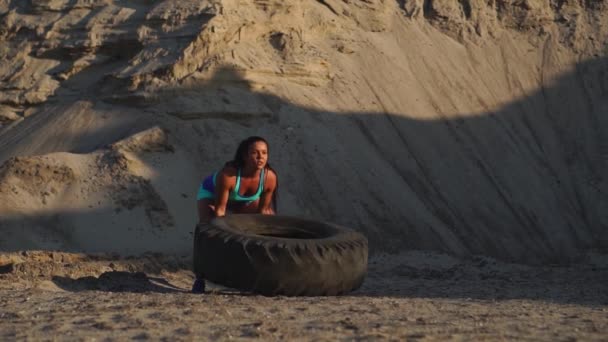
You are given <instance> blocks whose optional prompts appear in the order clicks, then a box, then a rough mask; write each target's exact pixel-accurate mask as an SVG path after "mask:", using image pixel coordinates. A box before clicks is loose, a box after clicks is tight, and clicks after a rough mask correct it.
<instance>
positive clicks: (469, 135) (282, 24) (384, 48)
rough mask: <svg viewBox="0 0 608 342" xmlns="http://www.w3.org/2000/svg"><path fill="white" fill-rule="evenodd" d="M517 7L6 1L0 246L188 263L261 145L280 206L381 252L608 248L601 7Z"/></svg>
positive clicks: (509, 254)
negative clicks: (267, 148) (212, 195)
mask: <svg viewBox="0 0 608 342" xmlns="http://www.w3.org/2000/svg"><path fill="white" fill-rule="evenodd" d="M516 3H517V2H514V1H499V2H496V3H493V5H487V4H486V3H485V2H481V1H461V2H453V1H396V2H391V1H353V2H340V1H335V0H331V1H330V0H327V1H286V2H273V1H251V2H243V1H162V2H154V3H148V2H142V1H135V2H128V3H127V2H121V1H110V0H108V1H92V2H91V1H70V2H67V1H59V0H56V1H32V2H19V1H7V0H4V1H1V2H0V15H1V16H2V18H3V20H2V22H3V24H2V25H3V28H2V31H1V32H2V40H1V44H2V46H3V49H2V51H1V52H0V53H1V54H2V60H3V62H2V63H1V64H0V75H1V76H2V77H1V81H0V88H2V89H3V90H2V96H1V98H0V103H1V104H2V107H1V109H2V110H1V112H2V113H1V115H0V124H2V125H3V126H2V131H1V132H0V162H2V163H3V166H2V172H1V176H0V177H1V178H0V179H1V183H2V187H1V189H2V190H1V192H0V199H1V200H0V212H1V213H2V218H1V222H0V224H1V225H2V227H3V229H4V230H6V231H8V232H10V233H9V234H7V235H6V236H5V237H4V238H3V239H2V241H1V242H0V246H1V248H2V249H3V250H21V249H46V248H60V249H62V250H71V251H77V250H80V251H91V252H93V251H116V252H121V251H122V252H125V253H127V252H128V253H131V252H136V253H137V252H145V251H160V252H176V251H183V250H187V249H189V246H190V235H189V233H190V232H191V230H192V228H193V222H194V221H195V211H194V209H193V208H194V203H193V202H194V201H193V194H194V192H195V189H196V186H197V183H198V181H199V180H200V179H201V178H202V177H203V176H205V175H206V174H207V173H209V172H211V171H213V170H215V169H217V168H218V167H220V166H221V165H222V163H223V162H224V161H225V160H227V159H229V158H230V157H231V154H232V153H233V149H234V148H235V146H236V144H237V142H238V141H239V140H240V139H242V138H244V137H246V136H248V135H254V134H257V135H263V136H265V137H267V138H268V139H269V141H270V143H271V148H272V152H271V153H272V156H271V160H272V162H273V163H274V164H275V165H276V167H277V168H278V170H280V176H281V182H282V186H281V193H280V196H281V204H280V205H281V208H280V210H281V211H282V212H283V213H285V214H293V215H302V216H310V217H314V218H318V219H323V220H329V221H334V222H338V223H340V224H344V225H348V226H352V227H354V228H356V229H358V230H360V231H363V232H365V233H366V234H367V235H368V236H369V238H370V240H371V243H372V252H373V251H374V250H376V249H379V248H381V249H382V250H384V249H389V250H393V251H403V250H409V249H412V248H416V249H434V250H440V251H446V252H449V253H453V254H455V255H469V254H484V255H489V256H494V257H498V258H502V259H505V260H516V261H520V262H527V263H538V262H563V261H568V260H572V259H575V258H577V257H578V256H580V255H581V253H584V252H585V251H588V250H589V249H597V248H605V247H606V244H607V243H608V235H606V226H607V225H608V216H606V212H608V210H606V209H608V207H607V201H606V199H607V197H606V193H607V191H608V184H607V183H606V180H605V177H604V175H605V174H606V162H607V158H608V147H607V146H608V141H607V137H606V134H607V132H606V129H605V127H608V124H607V122H606V115H603V114H605V113H606V110H607V109H608V103H607V100H606V99H607V98H608V97H607V96H606V94H607V89H608V88H607V86H606V84H607V80H606V75H607V73H608V68H607V63H606V57H605V52H606V36H607V32H608V27H607V26H608V25H607V24H606V23H607V22H608V20H606V15H608V12H607V8H606V6H607V5H606V3H605V2H604V1H598V2H585V3H583V4H580V3H579V2H577V1H567V2H560V4H559V5H557V4H554V2H550V1H538V2H534V5H532V3H533V2H526V4H528V5H527V6H518V5H517V4H516ZM152 127H157V129H160V130H162V131H163V132H165V133H164V134H166V139H167V143H166V144H167V146H171V148H170V149H160V150H158V149H156V148H147V147H146V145H147V144H152V145H154V144H155V142H150V141H146V140H145V139H144V140H142V141H139V142H138V144H141V145H142V147H140V148H136V149H135V150H130V151H123V150H124V149H121V148H119V147H117V146H118V145H120V144H121V143H118V145H117V142H119V141H123V142H125V141H128V140H129V139H133V138H132V136H133V135H134V134H138V133H140V132H144V131H146V130H147V129H150V128H152ZM143 134H145V133H143ZM127 150H128V149H127ZM15 158H17V159H15ZM24 169H25V171H23V170H24ZM20 170H21V171H23V172H21V171H20ZM64 174H65V175H67V176H61V175H64ZM62 177H63V178H62ZM125 189H126V190H125ZM123 190H125V191H123ZM121 193H124V194H122V195H121ZM23 222H28V223H27V228H25V229H24V226H23ZM34 227H38V228H34ZM90 234H93V235H90ZM116 236H123V238H122V239H120V240H121V241H129V243H124V244H122V243H119V244H117V243H116ZM141 241H145V242H144V243H140V242H141Z"/></svg>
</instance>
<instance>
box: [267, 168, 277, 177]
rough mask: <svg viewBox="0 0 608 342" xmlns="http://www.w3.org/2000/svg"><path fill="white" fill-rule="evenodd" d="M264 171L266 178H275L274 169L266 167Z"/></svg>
mask: <svg viewBox="0 0 608 342" xmlns="http://www.w3.org/2000/svg"><path fill="white" fill-rule="evenodd" d="M264 170H265V171H266V173H267V174H268V177H273V178H277V173H276V171H275V170H274V169H271V168H269V167H267V168H265V169H264Z"/></svg>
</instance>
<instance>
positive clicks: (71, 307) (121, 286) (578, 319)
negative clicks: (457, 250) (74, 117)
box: [0, 252, 608, 341]
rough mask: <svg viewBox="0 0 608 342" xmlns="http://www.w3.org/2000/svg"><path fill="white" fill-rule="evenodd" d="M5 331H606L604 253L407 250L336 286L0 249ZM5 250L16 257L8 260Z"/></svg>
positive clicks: (510, 336)
mask: <svg viewBox="0 0 608 342" xmlns="http://www.w3.org/2000/svg"><path fill="white" fill-rule="evenodd" d="M2 260H4V266H3V267H2V274H1V275H0V305H1V307H2V312H0V318H1V319H0V339H2V340H14V339H18V340H23V339H30V340H54V339H57V340H125V339H135V340H138V339H141V340H146V339H152V340H170V341H174V340H194V339H208V340H232V339H235V340H244V339H261V340H331V341H334V340H401V341H403V340H445V339H451V340H550V341H575V340H586V341H589V340H590V341H601V340H603V341H605V340H606V338H607V337H606V336H608V285H607V284H608V267H606V266H607V265H608V263H606V258H605V257H603V258H602V257H597V256H596V257H594V258H589V260H586V261H585V262H584V263H581V264H578V265H573V266H569V267H550V266H546V267H528V266H522V265H514V264H505V263H500V262H496V261H495V260H493V259H488V258H481V257H478V258H470V259H467V260H458V259H454V258H451V257H449V256H446V255H442V254H432V253H423V252H411V253H404V254H400V255H385V256H376V257H374V258H372V259H371V260H370V268H369V275H368V277H367V279H366V281H365V283H364V285H363V286H362V288H361V289H359V290H358V291H355V292H353V293H351V294H349V295H346V296H340V297H299V298H298V297H264V296H258V295H253V294H249V293H240V292H238V291H234V290H231V289H227V288H224V287H221V286H219V285H215V284H210V285H209V291H208V292H209V293H208V294H205V295H194V294H191V293H189V292H188V289H189V286H190V284H191V281H192V273H191V272H189V271H188V270H187V267H188V258H187V257H169V256H163V255H159V254H156V255H152V254H150V255H144V256H142V257H138V258H116V257H115V256H111V255H104V256H84V255H78V254H66V253H49V252H27V253H26V255H23V254H19V253H13V254H5V255H3V257H2ZM7 260H12V262H13V263H12V264H10V263H8V262H7Z"/></svg>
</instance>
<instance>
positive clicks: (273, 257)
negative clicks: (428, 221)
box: [193, 214, 368, 296]
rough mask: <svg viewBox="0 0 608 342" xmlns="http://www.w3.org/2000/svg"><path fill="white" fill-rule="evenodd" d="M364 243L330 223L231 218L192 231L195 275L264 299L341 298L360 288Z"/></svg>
mask: <svg viewBox="0 0 608 342" xmlns="http://www.w3.org/2000/svg"><path fill="white" fill-rule="evenodd" d="M367 255H368V249H367V239H366V238H365V237H364V236H363V235H362V234H360V233H357V232H355V231H353V230H350V229H347V228H344V227H340V226H337V225H334V224H330V223H322V222H317V221H311V220H304V219H298V218H293V217H287V216H269V215H245V214H243V215H230V216H225V217H221V218H215V219H213V220H212V221H211V222H210V223H208V224H205V225H199V226H197V227H196V230H195V234H194V256H193V258H194V272H195V274H197V275H199V276H202V277H204V278H205V279H208V280H210V281H212V282H214V283H217V284H221V285H224V286H228V287H232V288H236V289H240V290H244V291H252V292H256V293H260V294H263V295H269V296H272V295H286V296H323V295H340V294H343V293H346V292H349V291H352V290H355V289H357V288H359V286H361V284H362V283H363V279H364V278H365V274H366V273H367Z"/></svg>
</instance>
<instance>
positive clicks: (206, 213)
mask: <svg viewBox="0 0 608 342" xmlns="http://www.w3.org/2000/svg"><path fill="white" fill-rule="evenodd" d="M197 207H198V223H208V222H209V221H211V219H212V218H214V217H215V204H214V201H213V200H212V199H208V198H204V199H201V200H198V201H197Z"/></svg>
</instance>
